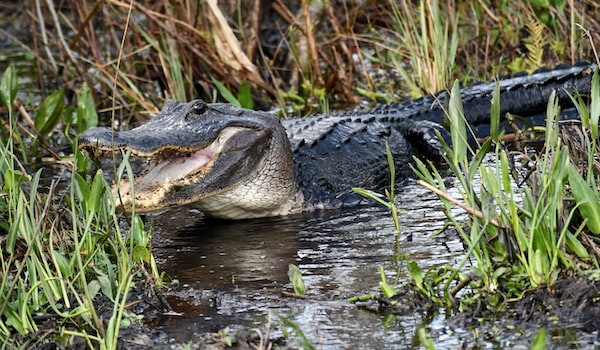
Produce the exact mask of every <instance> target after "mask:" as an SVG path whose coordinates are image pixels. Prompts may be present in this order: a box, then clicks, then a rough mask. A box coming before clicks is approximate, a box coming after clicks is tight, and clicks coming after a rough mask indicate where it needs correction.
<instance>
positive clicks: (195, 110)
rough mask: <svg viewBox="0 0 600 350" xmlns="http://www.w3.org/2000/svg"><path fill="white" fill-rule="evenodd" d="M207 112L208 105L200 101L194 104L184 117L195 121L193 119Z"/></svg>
mask: <svg viewBox="0 0 600 350" xmlns="http://www.w3.org/2000/svg"><path fill="white" fill-rule="evenodd" d="M207 110H208V105H207V104H206V102H204V101H202V100H198V101H197V102H196V103H194V104H193V105H192V106H191V107H190V110H189V111H188V113H187V115H186V116H185V117H186V118H191V119H195V118H198V117H201V116H202V115H203V114H204V113H206V111H207Z"/></svg>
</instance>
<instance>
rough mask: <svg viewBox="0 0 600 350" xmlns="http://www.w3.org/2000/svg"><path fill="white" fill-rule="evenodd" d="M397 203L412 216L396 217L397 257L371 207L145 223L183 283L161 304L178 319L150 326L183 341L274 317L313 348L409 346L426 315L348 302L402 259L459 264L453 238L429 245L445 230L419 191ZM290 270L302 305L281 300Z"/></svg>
mask: <svg viewBox="0 0 600 350" xmlns="http://www.w3.org/2000/svg"><path fill="white" fill-rule="evenodd" d="M400 196H401V198H402V200H401V202H400V204H399V205H400V207H403V208H407V209H409V208H410V210H411V211H410V215H402V217H401V219H402V229H403V232H402V234H401V236H400V251H399V252H398V253H399V254H396V252H395V251H394V245H395V241H396V232H395V229H394V226H393V222H392V220H391V217H390V215H389V213H388V212H387V210H384V209H381V208H376V207H372V208H360V209H357V210H353V211H332V212H326V213H322V214H321V215H313V216H309V217H306V216H305V217H295V218H277V219H264V220H251V221H242V222H220V221H202V220H200V221H198V219H197V215H198V213H195V212H193V211H190V210H189V209H179V210H174V211H169V212H166V213H163V214H161V215H156V216H153V217H148V219H150V220H153V222H154V234H153V235H154V237H153V242H154V251H155V254H156V258H157V261H158V263H159V266H160V268H161V269H162V270H164V271H165V272H166V273H167V274H168V275H170V276H172V277H173V278H176V279H178V280H179V282H180V287H178V288H176V290H175V291H174V292H173V293H170V295H169V297H168V300H169V302H170V303H171V304H172V307H173V308H174V311H176V312H179V313H181V315H179V316H164V317H160V318H159V320H157V324H156V328H157V329H158V330H161V331H163V332H165V333H166V334H168V336H169V337H170V338H172V339H174V340H175V341H176V342H187V341H194V338H195V336H197V335H199V334H202V333H205V332H216V331H218V330H220V329H223V328H224V327H226V326H230V327H233V328H236V327H250V328H252V327H261V326H263V327H264V326H265V324H267V323H268V317H269V313H272V318H273V322H277V320H278V315H282V316H285V317H287V318H290V319H291V320H292V321H294V322H295V323H296V324H297V325H298V326H299V327H300V329H302V330H303V332H304V333H305V334H306V336H307V337H308V339H310V340H311V342H313V344H315V345H316V346H317V348H325V349H334V348H357V347H361V348H364V347H365V346H367V347H368V348H380V347H382V346H389V345H391V344H394V345H397V346H400V347H412V345H411V344H413V343H415V340H414V338H415V334H416V329H417V327H418V326H419V325H420V324H421V322H423V319H424V316H425V315H420V314H409V315H401V316H395V318H392V319H390V318H386V319H385V322H384V317H383V316H381V315H377V314H374V313H370V312H367V311H364V310H361V309H359V308H357V307H356V306H355V305H353V304H351V303H349V302H348V301H347V299H348V298H349V297H352V296H357V295H361V294H364V293H377V292H378V291H379V287H378V283H379V280H380V277H379V267H380V266H384V267H385V268H386V273H388V278H389V279H390V281H391V280H392V279H393V278H394V277H395V276H394V274H395V272H396V271H397V270H398V269H397V267H398V264H399V263H400V264H401V262H399V261H398V256H399V255H406V256H408V258H409V259H411V260H416V261H417V262H418V263H419V265H420V266H421V267H422V268H429V267H434V266H438V265H443V264H451V265H455V264H456V263H457V262H458V260H459V259H460V257H461V256H462V254H463V248H462V245H461V244H460V242H459V241H458V240H457V239H456V238H450V237H445V236H443V235H442V236H437V237H435V238H434V237H432V234H434V233H435V232H436V230H438V229H439V228H441V227H442V226H443V224H444V216H443V214H442V212H441V207H438V206H439V204H438V202H437V201H436V200H435V198H434V197H433V196H431V195H430V194H428V193H425V192H424V191H423V190H421V189H420V188H418V187H416V186H408V187H407V188H406V189H404V190H403V191H401V193H400ZM289 264H296V265H298V267H300V269H301V270H302V273H303V276H304V282H305V284H306V290H307V298H306V299H295V298H290V297H285V296H282V292H292V287H291V284H290V282H289V280H288V276H287V270H288V265H289ZM400 271H404V270H403V269H400ZM400 278H401V279H402V278H403V276H400Z"/></svg>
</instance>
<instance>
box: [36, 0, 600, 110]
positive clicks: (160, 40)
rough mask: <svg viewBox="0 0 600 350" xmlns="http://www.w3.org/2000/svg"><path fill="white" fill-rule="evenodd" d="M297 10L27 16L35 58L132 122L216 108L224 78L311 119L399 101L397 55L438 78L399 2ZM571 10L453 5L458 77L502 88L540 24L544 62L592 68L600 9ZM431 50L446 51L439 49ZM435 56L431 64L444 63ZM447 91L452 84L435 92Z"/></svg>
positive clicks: (196, 5)
mask: <svg viewBox="0 0 600 350" xmlns="http://www.w3.org/2000/svg"><path fill="white" fill-rule="evenodd" d="M289 3H293V1H284V0H275V1H264V0H254V1H235V0H230V1H219V2H218V6H217V1H216V0H208V1H192V0H182V1H167V0H159V1H133V0H131V1H127V0H96V1H77V0H65V1H62V2H60V7H59V3H58V2H56V1H53V0H30V1H28V2H27V3H26V5H24V6H25V8H26V13H27V20H28V21H30V23H31V32H32V42H31V50H32V51H33V52H34V53H35V55H36V56H37V58H38V62H39V65H40V68H41V71H42V72H43V73H42V74H51V76H53V77H55V78H56V83H57V85H61V86H65V87H67V89H70V90H72V91H77V89H78V88H79V87H80V86H81V84H82V83H83V82H87V83H88V84H89V85H90V86H93V87H94V92H95V94H96V95H95V97H96V101H97V103H98V105H99V107H100V108H101V109H104V110H105V111H106V110H110V109H111V108H117V107H113V106H118V109H119V110H120V111H121V112H126V113H123V115H130V112H132V111H143V112H155V111H156V110H157V108H158V107H159V106H160V105H162V101H163V100H164V99H165V98H178V99H191V98H197V97H201V98H204V99H207V100H212V99H213V97H214V96H215V92H214V83H213V79H215V80H218V81H220V82H222V83H223V84H224V85H225V86H226V87H227V88H228V89H230V90H231V91H232V92H234V94H235V92H237V91H238V89H239V87H240V85H241V84H242V82H247V83H248V84H249V85H250V87H251V91H252V94H253V97H254V99H255V101H257V102H258V105H259V106H270V105H273V103H276V102H277V103H279V104H280V105H282V106H283V107H284V109H285V106H287V105H288V104H289V103H290V100H289V96H296V97H299V98H300V99H301V100H302V103H303V107H304V111H307V110H310V109H311V108H312V107H314V106H315V105H317V104H318V101H317V100H318V96H319V91H320V92H321V94H322V91H325V95H326V96H327V98H329V99H330V100H331V101H336V102H338V103H341V104H355V103H357V102H358V101H359V100H360V97H359V94H358V91H359V90H360V91H362V93H363V94H366V95H369V96H376V95H377V94H378V93H381V94H392V95H393V94H395V93H396V92H397V91H393V90H398V88H397V85H396V84H384V85H383V86H388V89H389V90H390V91H381V89H382V85H381V84H376V83H375V82H374V81H376V80H377V79H381V78H375V76H376V74H377V73H378V72H381V71H383V72H384V76H383V79H390V77H391V76H393V75H390V74H387V73H386V72H389V70H390V69H393V68H394V66H393V65H392V64H390V59H389V57H390V56H395V57H396V58H397V59H399V60H400V62H404V64H405V67H406V69H407V70H408V71H409V73H410V74H412V75H413V76H417V75H420V76H422V77H423V76H424V74H431V72H429V71H427V70H421V71H418V70H417V69H413V68H416V64H414V63H412V62H411V59H412V58H414V57H412V56H414V55H413V54H412V53H411V52H414V51H411V47H410V46H411V45H417V44H416V43H414V42H411V41H405V40H404V38H406V37H407V36H408V35H409V34H414V33H403V32H402V31H400V30H399V29H398V24H397V23H395V21H394V19H393V18H394V16H393V15H392V7H391V6H390V4H389V3H388V2H382V1H364V2H351V1H347V2H342V3H341V4H340V2H337V1H330V0H324V1H320V2H312V3H311V1H309V0H300V1H297V3H298V5H297V7H292V6H290V5H289ZM359 3H360V5H359ZM399 3H400V5H402V6H404V7H406V8H407V9H408V10H407V11H409V12H410V11H413V13H414V11H415V10H416V7H415V4H413V2H411V1H408V0H403V1H399ZM564 5H565V7H564V9H563V10H558V9H556V8H548V9H533V8H532V6H531V4H530V3H529V2H528V1H525V2H521V3H513V4H511V5H510V6H508V5H502V3H501V2H499V1H484V0H479V1H478V2H475V3H471V2H465V1H450V0H447V1H441V2H440V4H439V6H440V11H439V12H440V13H441V15H440V16H441V20H442V21H443V22H444V23H447V24H448V25H449V26H451V27H454V26H457V28H458V31H457V35H458V49H457V54H456V59H455V61H454V67H453V69H451V71H450V72H449V75H448V79H449V80H453V79H454V78H460V79H461V80H463V81H469V80H477V79H490V78H493V77H494V76H496V75H499V74H508V73H510V70H509V68H508V67H509V66H510V67H512V68H513V69H519V68H523V67H525V66H524V64H523V63H522V62H521V63H520V62H518V61H517V60H518V59H519V57H526V56H527V55H528V54H531V53H530V52H528V51H527V49H528V47H527V45H526V44H527V40H528V37H529V36H530V33H529V32H528V31H527V28H528V27H527V26H528V25H530V24H531V18H550V21H549V22H548V23H549V24H544V27H543V29H544V30H543V32H542V34H543V36H542V37H540V38H543V42H540V43H538V44H539V45H541V46H540V47H541V48H542V50H543V52H542V53H543V55H541V56H540V55H539V54H540V52H536V54H537V55H538V56H539V58H540V59H541V63H543V64H545V65H549V66H552V65H554V64H556V63H558V62H574V61H575V60H577V59H579V58H588V59H589V58H591V57H592V50H591V47H590V44H589V40H588V38H585V37H584V36H583V35H582V30H581V29H580V28H578V27H577V24H581V25H582V27H583V28H585V29H587V30H588V32H589V33H590V34H591V35H592V36H593V37H594V40H595V42H600V38H599V33H600V26H599V23H598V18H595V17H597V15H596V14H597V13H600V8H599V5H598V4H597V3H596V2H595V1H592V0H584V1H577V2H575V1H574V0H569V1H566V2H565V3H564ZM451 14H459V15H458V16H456V17H453V16H452V15H451ZM540 23H541V22H540ZM125 29H126V31H125V34H126V35H123V34H124V30H125ZM407 46H409V47H407ZM430 49H431V50H430V51H431V52H433V53H435V50H436V49H437V48H435V47H434V48H430ZM366 52H368V53H369V55H371V54H374V55H375V56H374V59H375V60H373V58H372V57H371V56H369V55H365V53H366ZM433 53H429V54H426V55H424V57H422V58H420V59H422V60H425V61H427V60H431V61H433V60H435V57H434V56H435V55H434V54H433ZM429 63H431V64H432V66H433V65H435V64H436V63H435V62H434V63H432V62H429ZM371 64H374V66H373V65H371ZM437 64H438V66H439V62H438V63H437ZM519 64H521V65H519ZM417 66H418V65H417ZM367 67H369V68H367ZM525 68H529V67H525ZM428 80H431V79H430V78H426V79H422V81H424V83H419V84H420V85H422V84H425V83H426V82H427V81H428ZM44 81H45V80H44V79H40V82H44ZM440 86H441V87H443V86H444V83H443V82H442V84H441V85H436V86H435V87H434V88H433V89H434V90H435V89H437V88H439V87H440ZM418 88H419V89H422V91H424V92H431V90H430V89H432V88H431V87H429V88H427V87H425V86H419V87H418ZM400 89H401V88H400ZM49 90H52V89H49ZM365 91H366V93H365ZM400 95H401V94H400ZM286 98H288V99H286ZM113 101H114V103H113Z"/></svg>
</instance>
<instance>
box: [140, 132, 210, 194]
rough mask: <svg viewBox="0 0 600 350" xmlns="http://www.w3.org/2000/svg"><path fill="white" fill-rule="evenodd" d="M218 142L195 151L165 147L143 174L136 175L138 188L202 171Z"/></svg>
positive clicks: (178, 179)
mask: <svg viewBox="0 0 600 350" xmlns="http://www.w3.org/2000/svg"><path fill="white" fill-rule="evenodd" d="M216 148H217V142H216V141H215V142H213V143H211V144H210V145H209V146H208V147H206V148H203V149H201V150H199V151H195V152H191V153H190V152H181V151H179V150H175V149H165V150H163V151H161V152H159V153H158V154H157V155H155V156H154V157H153V159H151V160H150V161H149V164H148V166H147V167H146V169H144V171H143V172H142V174H141V175H140V176H138V177H136V186H137V189H138V190H141V191H143V190H144V189H145V188H151V187H153V186H162V185H165V184H169V183H176V182H178V181H181V180H183V179H185V178H187V177H189V176H190V175H194V174H196V173H202V172H203V171H202V170H203V168H204V167H206V166H207V164H208V163H210V161H211V160H212V159H213V157H214V156H215V153H216Z"/></svg>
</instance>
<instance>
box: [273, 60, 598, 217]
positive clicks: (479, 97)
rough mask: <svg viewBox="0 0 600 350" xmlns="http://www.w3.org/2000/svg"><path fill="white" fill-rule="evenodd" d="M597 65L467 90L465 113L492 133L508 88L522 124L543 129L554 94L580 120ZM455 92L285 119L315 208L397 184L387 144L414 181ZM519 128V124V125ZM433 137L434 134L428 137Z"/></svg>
mask: <svg viewBox="0 0 600 350" xmlns="http://www.w3.org/2000/svg"><path fill="white" fill-rule="evenodd" d="M594 69H595V65H590V64H588V63H580V64H577V65H575V66H564V65H561V66H557V67H556V68H555V69H552V70H539V71H536V72H534V73H533V74H530V75H519V76H515V77H512V78H509V79H502V80H499V81H498V82H492V83H487V84H477V85H474V86H471V87H468V88H463V89H461V97H462V100H463V107H464V114H465V118H466V120H467V122H468V123H469V124H470V126H471V128H472V129H473V130H474V133H475V135H474V136H475V137H483V136H487V135H489V127H490V107H491V99H492V95H493V91H494V88H495V87H496V85H497V84H499V86H500V106H501V115H502V116H504V115H505V114H506V113H510V114H513V115H517V116H520V117H523V118H524V119H523V121H522V122H521V124H527V123H530V124H533V125H542V124H543V123H544V122H545V111H546V107H547V103H548V99H549V97H550V94H551V93H552V91H555V92H556V94H557V96H558V97H559V98H560V103H561V106H562V109H563V115H564V117H565V118H572V117H573V116H576V113H575V111H574V109H573V106H572V103H571V100H570V98H569V95H574V94H581V95H586V94H587V93H588V92H589V90H590V86H591V77H592V73H593V70H594ZM447 98H448V93H447V92H440V93H438V94H436V95H435V96H428V97H423V98H420V99H416V100H409V101H406V102H402V103H391V104H388V105H382V106H378V107H376V108H374V109H372V110H369V111H356V112H348V113H340V114H328V115H315V116H312V117H308V118H294V119H284V120H282V124H283V126H284V127H285V128H286V131H287V134H288V138H289V139H290V143H291V145H292V151H293V155H294V161H295V166H296V179H297V182H298V184H299V187H300V188H301V189H302V190H303V192H304V196H305V199H306V200H307V202H309V203H313V204H314V205H318V204H320V203H321V202H323V201H325V202H328V203H325V204H327V205H329V206H330V205H332V204H333V205H336V203H337V204H339V205H341V204H348V203H353V202H354V201H356V200H359V198H358V197H357V196H355V195H354V194H353V192H352V191H351V189H352V187H365V188H369V189H380V188H382V187H384V186H386V185H389V182H390V180H389V169H388V165H387V161H386V151H385V144H386V142H388V143H389V145H390V148H391V150H392V154H393V155H394V162H395V166H396V174H397V178H403V179H404V178H407V177H410V176H411V171H410V167H409V164H410V163H411V161H412V157H413V155H416V154H417V155H419V154H420V155H424V156H426V157H430V156H435V155H433V154H431V153H432V152H434V151H436V150H435V149H434V148H432V147H431V135H432V134H433V133H431V131H432V130H433V128H437V129H439V128H441V124H442V121H443V118H444V106H445V104H446V103H447ZM517 124H518V123H517ZM427 131H429V134H428V133H427Z"/></svg>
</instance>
